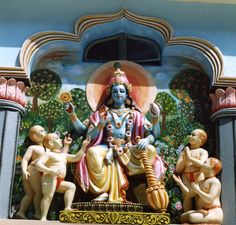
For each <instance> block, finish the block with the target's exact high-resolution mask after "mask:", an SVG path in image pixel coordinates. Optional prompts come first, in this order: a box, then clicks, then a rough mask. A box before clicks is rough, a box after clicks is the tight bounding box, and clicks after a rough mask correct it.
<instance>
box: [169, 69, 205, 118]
mask: <svg viewBox="0 0 236 225" xmlns="http://www.w3.org/2000/svg"><path fill="white" fill-rule="evenodd" d="M209 87H210V80H209V77H208V76H207V75H206V74H205V73H203V72H201V71H198V70H194V69H187V70H184V71H181V72H179V73H178V74H177V75H176V76H175V77H174V78H173V79H172V80H171V82H170V84H169V88H170V91H171V93H172V94H173V95H174V96H175V97H176V98H178V99H179V100H180V104H181V106H179V109H180V111H185V112H186V110H188V109H191V108H192V109H191V112H192V110H193V111H194V115H193V118H192V119H194V120H195V121H201V122H205V119H206V114H207V113H208V106H207V103H208V102H209V97H208V96H209ZM185 115H186V114H185ZM191 116H192V115H190V116H189V117H191Z"/></svg>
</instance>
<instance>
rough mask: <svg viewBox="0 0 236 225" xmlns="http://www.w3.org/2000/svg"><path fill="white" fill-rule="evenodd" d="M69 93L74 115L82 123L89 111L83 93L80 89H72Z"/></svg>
mask: <svg viewBox="0 0 236 225" xmlns="http://www.w3.org/2000/svg"><path fill="white" fill-rule="evenodd" d="M70 93H71V96H72V103H73V105H74V106H75V107H76V114H77V115H78V117H79V118H80V119H81V120H82V121H83V120H85V119H87V118H88V117H89V115H90V113H91V110H90V108H89V105H88V102H87V99H86V93H85V91H84V90H82V89H80V88H74V89H72V90H71V91H70Z"/></svg>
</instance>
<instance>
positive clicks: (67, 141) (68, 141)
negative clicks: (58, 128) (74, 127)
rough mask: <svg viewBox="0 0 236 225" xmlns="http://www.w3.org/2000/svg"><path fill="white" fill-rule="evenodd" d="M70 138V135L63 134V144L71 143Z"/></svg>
mask: <svg viewBox="0 0 236 225" xmlns="http://www.w3.org/2000/svg"><path fill="white" fill-rule="evenodd" d="M72 141H73V140H72V138H71V137H70V134H69V135H68V136H65V138H64V145H71V143H72Z"/></svg>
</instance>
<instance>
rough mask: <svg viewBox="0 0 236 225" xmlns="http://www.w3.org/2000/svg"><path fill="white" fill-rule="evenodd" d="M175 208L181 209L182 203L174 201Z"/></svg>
mask: <svg viewBox="0 0 236 225" xmlns="http://www.w3.org/2000/svg"><path fill="white" fill-rule="evenodd" d="M175 208H176V209H177V210H181V209H182V208H183V206H182V203H181V202H176V203H175Z"/></svg>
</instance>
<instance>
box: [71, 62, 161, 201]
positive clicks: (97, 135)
mask: <svg viewBox="0 0 236 225" xmlns="http://www.w3.org/2000/svg"><path fill="white" fill-rule="evenodd" d="M131 88H132V85H131V83H130V82H129V80H128V78H127V77H126V74H125V72H123V71H121V70H120V68H119V66H117V67H116V71H115V72H114V73H113V74H111V77H110V79H109V81H108V84H107V89H106V98H105V100H104V101H103V102H101V101H100V102H101V104H100V106H99V107H98V110H97V111H96V112H95V113H93V114H92V115H91V116H90V118H89V123H88V124H87V125H85V124H83V123H82V122H81V121H80V120H79V119H78V118H77V116H76V114H75V113H74V110H73V106H72V105H70V106H69V107H68V108H67V111H68V112H69V115H70V117H71V120H72V122H73V125H74V127H75V129H76V130H78V132H79V133H80V134H81V133H86V134H87V135H88V136H90V137H91V143H90V144H89V145H88V148H87V149H86V151H85V154H84V155H83V157H82V159H81V161H80V162H79V163H78V164H77V167H76V172H75V177H76V179H77V181H78V182H79V184H80V185H81V187H82V189H83V190H84V191H85V192H87V191H90V192H92V193H93V194H94V195H95V196H96V198H95V199H94V201H109V202H126V190H127V188H128V185H129V182H128V178H127V175H129V176H132V175H137V174H142V173H144V167H143V163H142V160H141V154H140V152H141V151H147V154H148V158H149V160H150V162H151V164H152V166H153V169H154V172H155V175H156V177H157V178H158V179H162V178H163V174H164V173H165V168H164V164H163V161H162V159H161V158H160V157H159V156H158V155H157V153H156V149H155V147H154V146H152V145H151V144H152V143H153V142H154V135H153V126H158V125H157V119H156V118H155V124H154V125H153V124H152V123H150V122H149V121H148V120H147V118H146V117H145V116H143V115H142V112H141V110H140V109H139V107H138V106H137V105H136V103H135V102H134V100H133V99H132V98H131V96H130V93H131ZM156 130H157V129H156ZM138 140H139V141H138Z"/></svg>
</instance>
